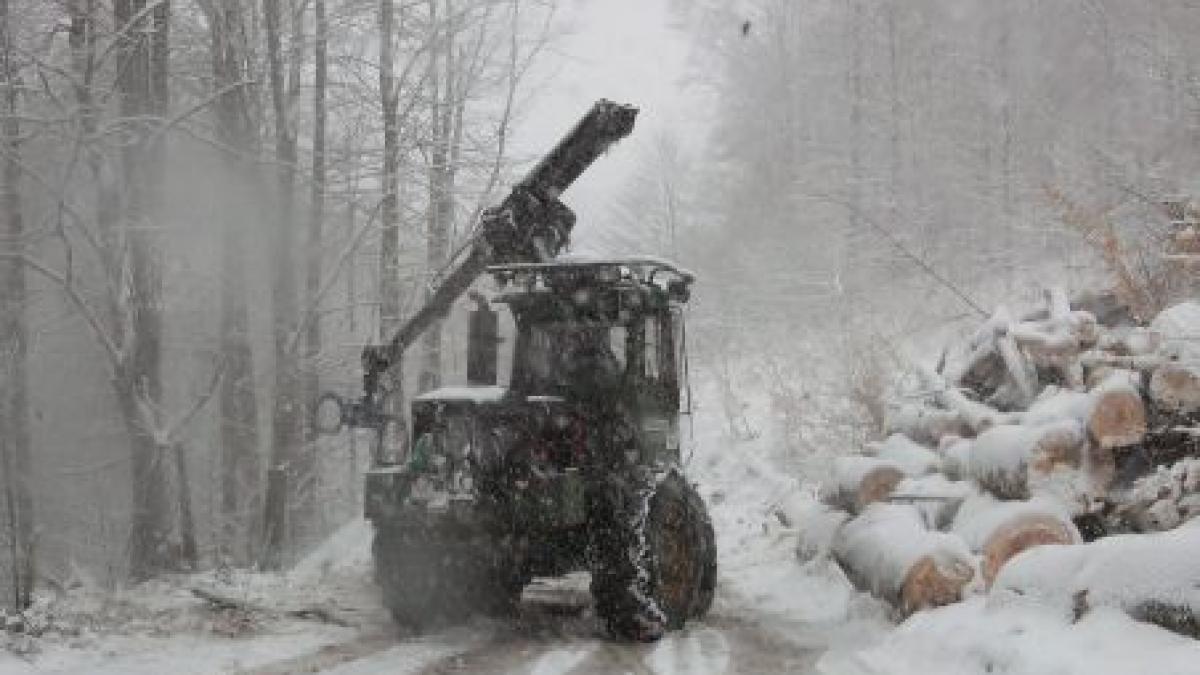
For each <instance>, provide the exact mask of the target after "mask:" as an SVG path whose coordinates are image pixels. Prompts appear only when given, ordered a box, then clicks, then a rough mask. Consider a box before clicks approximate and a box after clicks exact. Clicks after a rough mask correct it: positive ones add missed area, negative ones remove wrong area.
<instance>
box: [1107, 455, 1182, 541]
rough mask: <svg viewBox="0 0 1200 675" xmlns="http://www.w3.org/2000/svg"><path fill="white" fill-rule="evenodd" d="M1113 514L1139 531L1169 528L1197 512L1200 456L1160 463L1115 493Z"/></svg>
mask: <svg viewBox="0 0 1200 675" xmlns="http://www.w3.org/2000/svg"><path fill="white" fill-rule="evenodd" d="M1114 500H1115V501H1116V502H1117V508H1116V514H1115V515H1116V517H1117V518H1118V519H1120V520H1121V521H1123V522H1124V523H1125V524H1126V525H1128V526H1130V527H1132V528H1133V529H1134V530H1137V531H1140V532H1160V531H1163V530H1169V529H1172V528H1174V527H1176V526H1177V525H1179V524H1180V523H1182V522H1183V521H1185V520H1190V519H1192V518H1194V517H1196V516H1198V515H1200V458H1187V459H1184V460H1182V461H1179V462H1176V463H1175V464H1173V465H1171V466H1160V467H1158V469H1157V470H1156V471H1155V472H1154V473H1152V474H1149V475H1147V476H1143V477H1141V478H1139V479H1138V480H1137V481H1135V482H1134V483H1133V485H1132V486H1130V488H1129V489H1128V490H1125V491H1123V492H1120V493H1118V494H1116V495H1114Z"/></svg>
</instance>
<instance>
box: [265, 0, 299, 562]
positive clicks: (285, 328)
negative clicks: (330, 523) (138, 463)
mask: <svg viewBox="0 0 1200 675" xmlns="http://www.w3.org/2000/svg"><path fill="white" fill-rule="evenodd" d="M280 1H281V0H265V1H264V3H263V17H264V23H265V27H266V33H267V67H268V71H269V79H270V84H271V103H272V108H273V110H274V117H275V161H276V162H277V164H278V168H277V176H276V178H277V182H278V184H277V195H276V199H277V205H276V214H277V215H276V219H275V223H274V225H275V237H274V248H275V251H274V255H273V256H272V260H273V261H274V270H273V271H274V275H273V277H274V280H273V283H272V293H271V300H272V305H273V307H274V311H275V316H274V334H275V391H274V397H273V410H272V425H271V430H272V438H271V468H272V469H273V470H276V471H293V470H295V466H294V464H295V461H296V459H297V456H298V454H299V453H298V447H297V446H298V445H299V440H300V426H299V422H300V407H301V406H300V405H299V401H298V400H297V397H298V395H299V394H300V384H301V382H300V378H299V371H298V368H297V363H296V358H295V354H294V352H293V351H292V349H291V348H290V341H291V340H290V336H291V333H292V331H293V330H294V329H295V327H296V319H297V317H298V312H297V307H296V303H297V297H296V275H295V271H294V269H293V252H294V250H293V249H294V246H295V244H294V236H293V232H292V228H293V226H294V222H293V215H294V208H293V194H292V188H293V184H294V182H295V180H294V178H295V176H294V174H295V164H296V137H295V131H294V130H293V129H292V126H291V117H290V115H289V114H288V104H289V102H288V100H287V98H288V92H287V90H286V89H287V83H286V82H285V77H284V61H283V54H282V39H281V32H282V27H281V23H280V19H281V9H280ZM293 39H296V36H293ZM289 482H294V481H289ZM286 511H287V509H273V508H270V505H268V508H267V509H266V512H265V514H264V518H265V521H266V522H265V525H264V543H265V547H266V550H265V551H264V552H263V556H262V559H261V560H260V566H261V567H263V568H264V569H279V567H280V566H281V565H282V564H283V554H284V546H285V542H286V540H287V531H286V526H287V523H286V522H285V521H286V520H287V519H286V517H284V514H286Z"/></svg>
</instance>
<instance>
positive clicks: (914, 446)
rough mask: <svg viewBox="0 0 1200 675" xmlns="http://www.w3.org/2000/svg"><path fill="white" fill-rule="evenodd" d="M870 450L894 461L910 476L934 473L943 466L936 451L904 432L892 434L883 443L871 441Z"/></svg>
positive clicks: (887, 459) (871, 452)
mask: <svg viewBox="0 0 1200 675" xmlns="http://www.w3.org/2000/svg"><path fill="white" fill-rule="evenodd" d="M868 451H869V454H871V455H873V456H874V457H877V458H879V459H882V460H884V461H887V462H894V463H895V464H896V465H897V466H899V467H900V469H901V470H902V471H904V473H905V474H906V475H909V476H923V475H925V474H928V473H933V472H935V471H937V470H938V469H939V468H940V466H941V458H939V457H938V455H937V453H936V452H934V451H933V450H930V449H929V448H927V447H925V446H923V445H921V444H920V443H917V442H915V441H913V440H911V439H910V438H909V437H907V436H905V435H904V434H892V435H891V436H888V437H887V439H886V440H884V441H883V442H881V443H870V444H868Z"/></svg>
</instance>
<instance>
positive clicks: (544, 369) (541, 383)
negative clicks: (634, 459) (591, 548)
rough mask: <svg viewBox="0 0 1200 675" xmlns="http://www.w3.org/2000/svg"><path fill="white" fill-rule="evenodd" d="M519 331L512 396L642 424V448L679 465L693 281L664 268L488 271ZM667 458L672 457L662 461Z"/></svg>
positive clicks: (598, 265)
mask: <svg viewBox="0 0 1200 675" xmlns="http://www.w3.org/2000/svg"><path fill="white" fill-rule="evenodd" d="M490 271H491V272H492V274H493V276H494V277H495V279H496V281H497V284H498V285H499V287H500V289H501V292H500V294H499V296H498V297H497V298H496V300H497V302H501V303H504V304H507V305H508V306H509V308H510V309H511V311H512V314H513V318H514V321H515V325H516V339H515V344H514V348H513V358H512V376H511V378H510V388H511V390H512V392H513V393H514V394H517V395H519V396H521V397H523V398H526V399H527V400H528V399H534V400H551V399H556V400H562V401H564V402H567V403H569V404H574V405H575V406H576V407H579V408H584V409H588V410H590V411H594V412H595V413H596V414H600V415H604V414H621V415H624V416H626V417H628V418H631V420H630V421H632V422H634V423H635V426H636V428H637V434H638V436H639V441H640V442H639V443H638V446H639V447H641V448H642V449H643V452H649V453H651V454H652V455H653V457H643V459H645V460H654V459H669V458H672V457H673V458H675V459H677V458H678V450H679V433H678V423H679V421H678V417H679V413H680V404H681V395H680V392H681V389H682V385H683V383H684V375H685V362H684V326H683V305H684V303H686V301H687V299H688V294H689V285H690V283H691V281H692V279H693V276H692V275H691V274H690V273H688V272H686V271H682V270H680V269H679V268H677V267H676V266H674V265H673V264H671V263H669V262H666V261H662V260H658V259H643V258H638V259H622V260H586V261H569V262H553V263H543V264H521V265H505V266H497V267H492V268H490ZM661 453H666V456H665V457H660V455H661Z"/></svg>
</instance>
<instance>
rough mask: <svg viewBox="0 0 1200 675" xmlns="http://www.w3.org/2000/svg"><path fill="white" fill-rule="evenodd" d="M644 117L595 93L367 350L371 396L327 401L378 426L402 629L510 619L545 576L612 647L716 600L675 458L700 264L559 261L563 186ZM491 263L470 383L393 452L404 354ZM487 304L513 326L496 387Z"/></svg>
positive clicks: (695, 502)
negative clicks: (582, 601) (587, 578)
mask: <svg viewBox="0 0 1200 675" xmlns="http://www.w3.org/2000/svg"><path fill="white" fill-rule="evenodd" d="M636 114H637V111H636V109H634V108H632V107H630V106H625V105H618V104H615V103H612V102H609V101H600V102H598V103H597V104H596V105H595V106H594V107H593V108H592V109H591V111H590V112H589V113H588V114H587V115H585V116H584V117H583V119H582V120H580V122H579V123H578V124H577V125H576V126H575V127H574V129H573V130H572V131H571V132H570V133H568V135H567V136H566V137H565V138H564V139H563V140H562V141H560V142H559V144H558V145H556V146H555V147H554V149H553V150H551V152H550V153H549V154H548V155H547V156H546V157H545V158H544V159H543V160H542V161H541V162H540V163H539V164H538V165H537V166H535V167H534V168H533V170H532V171H531V172H530V173H529V174H528V175H527V176H526V177H525V178H524V179H523V180H522V181H521V182H519V183H518V184H517V185H516V186H515V187H514V188H513V190H512V192H511V193H510V194H509V195H508V197H507V198H506V199H505V200H504V201H503V202H502V203H501V204H500V205H499V206H498V207H495V208H492V209H489V210H487V211H486V212H485V213H484V214H483V216H482V218H481V221H480V223H479V226H478V228H477V230H476V235H475V237H474V239H473V241H472V242H471V244H470V246H469V247H468V248H467V249H466V250H465V251H464V252H463V253H462V255H460V256H459V257H458V258H457V259H456V260H455V261H454V263H453V264H452V265H451V267H450V268H449V271H448V273H447V274H445V275H444V276H443V277H442V279H441V281H440V283H438V284H437V285H436V288H435V289H434V290H433V292H432V293H431V294H430V297H429V299H428V301H427V302H425V303H424V304H423V305H422V306H421V307H420V308H419V309H418V311H416V312H415V313H414V314H413V316H412V317H411V318H410V319H409V320H408V321H407V322H406V323H404V324H403V325H402V326H401V327H400V328H399V329H398V330H397V332H396V333H395V335H394V336H393V337H392V339H391V340H390V341H389V342H388V343H387V344H385V345H382V346H370V347H368V348H366V349H365V350H364V353H363V357H362V360H363V369H364V376H363V383H364V394H363V396H362V398H361V399H359V400H355V401H345V400H343V399H342V398H340V397H338V396H336V395H334V394H326V395H325V396H323V397H322V401H321V404H320V405H319V406H318V412H317V415H318V424H319V425H320V426H321V427H322V429H323V430H324V431H328V432H332V431H336V430H337V429H340V428H342V427H343V426H360V427H363V426H365V427H371V428H374V429H376V430H378V432H379V433H378V437H379V438H380V439H381V440H380V443H378V444H377V447H376V450H375V452H374V453H373V455H374V456H373V460H372V463H373V465H372V468H371V469H370V470H369V471H368V472H367V474H366V485H365V490H364V499H365V513H366V516H367V518H369V519H370V520H371V521H372V522H373V523H374V526H375V540H374V544H373V554H374V560H375V576H376V581H377V583H378V585H379V587H380V589H381V590H382V593H383V601H384V604H385V605H386V606H387V607H388V609H389V610H390V611H391V613H392V615H393V616H394V617H395V619H396V620H397V621H398V622H400V623H402V624H407V625H411V626H415V627H425V626H429V625H432V624H436V623H444V622H452V621H457V620H462V619H465V618H467V617H468V616H471V615H474V614H492V615H496V614H500V615H502V614H505V613H508V612H511V611H512V610H513V609H514V608H515V607H516V605H517V601H518V600H519V598H520V594H521V590H522V588H523V587H524V586H525V585H526V583H527V582H528V581H529V580H530V579H531V578H532V577H533V576H558V575H563V574H566V573H569V572H573V571H580V570H584V571H588V572H590V573H591V592H592V596H593V599H594V601H595V607H596V612H597V614H598V615H599V617H600V618H602V619H603V621H604V622H605V624H606V626H607V628H608V630H609V631H610V633H611V634H612V635H613V636H614V637H617V638H619V639H633V640H653V639H657V638H658V637H660V636H661V635H662V633H663V632H664V631H665V630H668V629H677V628H680V627H682V626H683V625H684V623H685V621H687V619H689V618H693V617H698V616H702V615H703V614H704V613H705V612H706V611H707V610H708V609H709V606H710V605H711V603H712V599H713V592H714V587H715V583H716V572H717V570H716V546H715V541H714V536H713V528H712V524H711V522H710V520H709V517H708V514H707V511H706V509H705V505H704V503H703V501H702V500H701V498H700V496H699V495H698V494H697V492H696V490H695V488H694V487H693V486H692V485H691V484H690V483H689V482H688V481H687V479H686V478H685V476H684V474H683V471H682V468H681V464H680V440H679V439H680V435H679V416H680V413H681V402H682V401H681V394H680V392H681V389H682V388H683V387H682V384H683V382H682V380H683V378H684V377H685V375H686V368H685V363H686V362H685V358H684V347H685V345H684V339H683V336H684V330H683V313H682V308H683V306H684V305H685V304H686V303H687V301H688V297H689V293H690V285H691V283H692V281H693V276H692V274H691V273H689V272H687V271H685V270H682V269H680V268H678V267H676V266H675V265H673V264H671V263H670V262H667V261H663V260H658V259H653V258H628V259H612V260H576V259H559V258H556V256H557V255H558V254H559V253H560V252H561V251H562V250H563V248H564V247H565V246H566V244H567V241H568V238H569V235H570V232H571V229H572V227H573V225H574V215H573V213H572V212H571V210H570V209H569V208H568V207H567V206H566V205H565V204H563V203H562V202H561V201H559V199H558V196H559V195H560V194H561V193H562V192H563V191H564V190H566V189H567V188H568V187H569V186H570V185H571V184H572V183H573V182H574V181H575V179H577V178H578V177H579V176H580V175H581V174H582V173H583V172H584V171H585V170H586V169H587V168H588V166H590V164H591V163H592V162H593V161H594V160H595V159H596V158H598V157H599V156H600V154H601V153H603V152H604V151H605V149H607V148H608V147H609V146H610V145H611V144H613V143H614V142H616V141H618V140H620V139H621V138H624V137H625V136H627V135H628V134H629V133H630V132H631V131H632V129H633V123H634V118H635V116H636ZM485 273H486V274H490V276H491V278H492V279H493V281H494V282H495V289H496V292H495V294H494V295H493V297H491V298H490V299H487V298H485V297H484V296H483V295H482V294H479V293H475V292H471V297H472V298H473V299H474V300H475V302H476V303H477V307H476V308H475V309H474V310H472V311H471V313H470V320H469V327H468V330H469V339H468V358H467V380H468V381H467V384H466V385H465V386H457V387H446V388H442V389H437V390H434V391H429V392H425V393H423V394H421V395H419V396H416V397H414V398H413V400H412V402H411V410H410V418H411V425H406V426H411V435H409V437H408V438H407V439H405V440H406V441H407V442H401V443H395V444H394V445H397V446H399V448H398V449H395V450H394V451H393V452H390V453H389V452H385V449H386V448H385V447H384V446H385V443H384V442H383V440H382V439H384V438H386V437H388V434H387V433H385V430H386V429H388V428H389V426H390V425H404V419H403V414H402V411H400V410H396V409H395V408H396V407H397V405H396V404H395V403H394V401H395V400H396V398H397V397H398V391H397V390H398V383H399V381H400V378H399V375H398V372H399V368H400V363H401V357H402V355H403V354H404V351H405V349H406V348H407V347H408V346H409V345H410V344H412V343H413V342H414V341H415V340H416V339H417V337H419V336H420V335H421V333H422V332H423V331H424V330H425V329H426V328H427V327H429V326H430V325H431V324H432V323H434V322H435V321H437V320H439V319H440V318H442V317H444V316H445V315H446V314H447V313H448V312H449V309H450V307H451V305H452V304H453V303H454V302H455V301H456V300H457V299H459V298H460V297H462V296H463V295H464V294H467V293H468V291H469V290H470V289H471V286H472V285H473V283H474V282H475V281H476V280H477V279H478V278H479V277H481V276H483V275H484V274H485ZM493 305H498V306H500V308H501V311H507V312H508V313H510V314H511V317H512V325H513V326H514V327H515V328H514V330H513V333H514V335H513V337H512V342H513V346H512V357H511V359H508V361H509V362H510V365H511V372H510V376H509V378H508V383H507V385H506V386H503V387H501V386H498V384H497V383H498V381H499V379H498V377H497V375H498V373H497V371H498V363H499V359H498V354H499V347H498V345H499V343H500V342H501V341H502V340H501V338H500V329H499V326H500V319H499V312H498V311H497V310H496V309H493ZM393 435H395V434H393Z"/></svg>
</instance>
